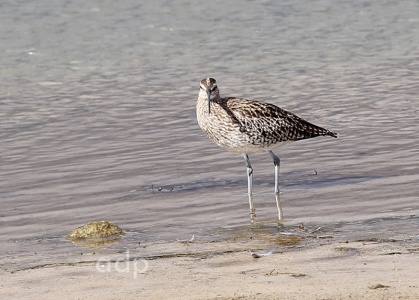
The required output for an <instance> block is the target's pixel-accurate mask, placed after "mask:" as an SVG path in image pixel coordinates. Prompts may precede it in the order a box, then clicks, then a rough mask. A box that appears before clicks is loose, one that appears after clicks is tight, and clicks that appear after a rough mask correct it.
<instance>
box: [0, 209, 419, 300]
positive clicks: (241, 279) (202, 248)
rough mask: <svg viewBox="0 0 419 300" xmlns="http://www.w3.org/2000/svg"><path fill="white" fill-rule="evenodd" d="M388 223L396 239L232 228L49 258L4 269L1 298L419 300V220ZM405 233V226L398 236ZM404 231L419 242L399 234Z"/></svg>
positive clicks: (348, 226)
mask: <svg viewBox="0 0 419 300" xmlns="http://www.w3.org/2000/svg"><path fill="white" fill-rule="evenodd" d="M378 222H380V221H377V220H375V221H374V222H372V223H378ZM381 222H382V223H385V224H387V226H388V232H381V233H379V232H375V233H367V230H366V231H364V232H357V233H354V232H353V233H351V234H349V235H348V232H349V231H351V230H352V229H353V227H354V226H357V225H355V224H353V223H345V224H341V225H340V226H333V227H322V226H317V225H312V226H305V225H304V224H300V225H294V226H284V225H283V224H281V223H265V224H264V223H258V224H256V225H252V226H242V227H239V228H230V229H225V230H224V232H222V233H221V234H222V235H224V236H228V238H227V239H224V240H222V241H220V240H218V239H219V238H217V239H213V240H205V237H202V236H193V237H192V238H191V239H186V240H176V241H173V242H171V243H154V242H153V243H147V242H145V243H141V242H138V243H137V248H136V249H134V247H133V245H132V244H131V251H129V249H130V248H127V247H121V243H122V244H123V242H124V241H123V240H122V241H120V242H118V243H116V244H115V245H116V246H117V247H116V248H115V247H114V248H113V247H112V246H100V247H97V246H96V247H90V248H86V247H80V246H79V245H77V246H75V247H76V248H75V249H78V250H79V251H80V253H79V254H78V255H74V254H75V251H73V254H69V255H68V256H67V257H61V258H57V256H53V257H45V256H44V257H43V256H42V254H41V255H38V256H32V258H30V260H29V261H30V263H29V261H28V263H27V264H26V266H22V265H19V266H17V267H16V266H15V267H13V266H10V267H9V268H8V269H7V272H6V270H2V271H1V273H0V278H1V286H2V289H1V293H0V294H1V295H2V298H3V299H39V298H42V299H99V298H100V299H418V297H419V279H418V276H417V274H418V273H419V265H418V264H417V261H418V260H417V259H418V254H419V236H418V235H417V229H416V228H415V224H416V225H417V216H409V217H404V218H400V219H398V218H390V219H383V220H381ZM400 224H402V226H404V227H403V228H398V229H395V228H394V227H393V226H396V227H399V225H400ZM381 225H382V224H381ZM364 227H368V225H367V224H366V225H364ZM406 227H410V231H411V232H412V233H413V235H405V234H403V235H400V234H397V233H395V232H397V231H406ZM407 231H409V230H407ZM348 236H351V237H350V238H348ZM211 237H212V238H213V237H214V234H213V235H212V236H211ZM123 239H125V237H124V238H123ZM110 249H113V250H112V251H107V252H106V251H105V250H110ZM18 260H19V259H18ZM20 260H21V259H20Z"/></svg>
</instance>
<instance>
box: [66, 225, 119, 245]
mask: <svg viewBox="0 0 419 300" xmlns="http://www.w3.org/2000/svg"><path fill="white" fill-rule="evenodd" d="M124 234H125V233H124V231H122V229H121V228H120V227H119V226H118V225H116V224H112V223H110V222H107V221H98V222H90V223H88V224H86V225H83V226H80V227H78V228H77V229H76V230H74V231H73V232H71V233H70V234H69V235H68V236H67V237H68V238H69V239H70V240H72V241H80V240H95V239H109V238H117V237H120V236H121V235H124Z"/></svg>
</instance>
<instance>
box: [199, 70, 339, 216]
mask: <svg viewBox="0 0 419 300" xmlns="http://www.w3.org/2000/svg"><path fill="white" fill-rule="evenodd" d="M196 115H197V119H198V124H199V126H200V127H201V129H202V131H203V132H205V133H206V134H207V136H208V138H209V139H211V140H212V141H214V142H215V143H216V144H217V145H218V146H220V147H222V148H224V149H226V150H228V151H230V152H233V153H236V154H240V155H242V156H243V157H244V160H245V162H246V167H247V183H248V184H247V187H248V196H249V206H250V218H251V222H252V223H253V222H254V220H255V216H256V211H255V207H254V204H253V189H252V185H253V168H252V165H251V164H250V160H249V156H248V155H249V154H253V153H256V152H261V151H267V152H268V153H269V154H270V156H271V157H272V158H273V161H274V165H275V198H276V205H277V208H278V218H279V220H281V219H282V218H283V213H282V208H281V204H280V200H279V164H280V159H279V157H278V156H276V155H275V154H274V153H273V151H272V149H275V148H278V147H280V146H283V145H285V144H287V143H288V142H292V141H298V140H303V139H309V138H313V137H316V136H322V135H326V136H327V135H328V136H332V137H337V134H336V133H334V132H331V131H330V130H327V129H325V128H322V127H319V126H316V125H314V124H311V123H309V122H307V121H305V120H303V119H301V118H300V117H298V116H296V115H294V114H293V113H291V112H288V111H286V110H284V109H282V108H280V107H277V106H275V105H273V104H270V103H265V102H260V101H255V100H246V99H242V98H236V97H226V98H222V97H221V96H220V91H219V89H218V87H217V82H216V80H215V79H214V78H206V79H202V80H201V84H200V90H199V95H198V101H197V104H196Z"/></svg>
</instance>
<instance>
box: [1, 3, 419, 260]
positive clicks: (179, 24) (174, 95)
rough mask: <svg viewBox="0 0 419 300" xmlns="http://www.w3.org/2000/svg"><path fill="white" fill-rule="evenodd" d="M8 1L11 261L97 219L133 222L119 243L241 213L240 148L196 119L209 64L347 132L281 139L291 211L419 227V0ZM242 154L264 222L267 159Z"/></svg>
mask: <svg viewBox="0 0 419 300" xmlns="http://www.w3.org/2000/svg"><path fill="white" fill-rule="evenodd" d="M1 8H2V9H1V10H0V24H1V28H3V30H1V31H0V38H1V41H2V42H1V43H0V53H1V55H0V64H1V66H2V67H1V68H0V89H1V93H0V142H1V144H0V147H1V156H0V207H1V210H0V224H1V226H0V242H1V243H0V256H1V257H2V258H6V260H4V261H6V263H5V264H6V266H9V265H11V264H19V263H18V262H19V259H21V258H22V257H24V256H27V255H33V253H34V251H37V253H40V252H41V253H50V252H51V253H53V252H54V251H56V252H60V253H73V252H74V253H75V252H79V250H78V249H77V248H75V247H74V246H73V245H72V244H70V243H67V242H65V241H61V239H62V236H64V235H65V234H67V233H69V232H70V231H71V230H73V229H75V228H76V227H78V226H80V225H83V224H85V223H87V222H89V221H94V220H102V219H104V220H108V221H111V222H115V223H117V224H118V225H119V226H121V227H122V228H123V229H124V230H126V231H128V232H131V237H130V238H128V241H130V242H128V246H126V247H129V243H131V242H132V243H134V242H137V241H147V242H149V243H160V242H171V241H176V239H186V238H189V237H190V236H191V235H193V234H195V235H197V237H198V238H204V237H205V239H207V240H210V239H211V238H214V239H217V236H218V233H217V234H215V232H218V231H217V230H221V229H223V228H241V227H240V226H243V225H248V224H249V214H248V209H249V208H248V202H247V195H246V191H247V179H246V168H245V164H244V162H243V159H242V158H241V157H240V156H236V155H234V154H230V153H227V152H225V151H224V150H222V149H219V148H218V147H217V146H216V145H215V144H213V143H212V142H211V141H209V140H208V139H207V138H206V137H205V136H204V134H203V133H202V132H201V131H200V129H199V127H198V125H197V122H196V118H195V101H196V98H197V94H198V89H199V81H200V80H201V79H202V78H205V77H208V76H212V77H215V78H216V79H217V81H218V85H219V88H220V91H221V94H222V95H224V96H241V97H246V98H250V99H258V100H263V101H269V102H271V103H274V104H276V105H278V106H281V107H283V108H285V109H288V110H290V111H292V112H294V113H296V114H298V115H299V116H301V117H303V118H306V119H307V120H309V121H312V122H314V123H316V124H318V125H321V126H324V127H327V128H329V129H331V130H332V131H336V132H338V133H339V135H340V138H339V139H332V138H325V137H324V138H316V139H312V140H307V141H300V142H297V143H293V144H291V145H288V146H286V147H284V148H281V149H280V150H279V151H278V152H277V154H278V155H279V156H280V157H281V201H282V206H283V209H284V214H285V218H286V221H285V224H289V225H290V226H291V225H292V224H299V223H308V224H310V223H311V224H329V225H330V224H338V223H339V222H349V223H350V224H352V225H351V226H352V227H350V228H353V232H358V234H359V232H363V230H366V229H365V228H368V232H369V233H371V232H386V228H388V227H389V224H392V225H391V227H392V228H396V229H394V234H399V235H406V236H411V235H415V234H416V235H417V226H410V225H408V226H405V225H406V222H405V221H403V220H406V219H405V218H411V219H409V220H413V221H411V222H412V224H417V223H418V219H417V215H418V213H419V201H418V198H419V185H418V180H419V175H418V173H419V143H418V141H419V128H418V126H419V125H418V124H419V102H418V101H419V100H418V95H419V81H418V79H419V4H418V3H417V2H415V1H370V2H368V1H352V2H348V1H327V0H325V1H320V0H319V1H308V0H305V1H273V0H272V1H254V2H253V1H249V2H245V3H243V2H242V1H229V2H222V1H142V2H140V3H138V1H121V2H116V1H87V2H86V1H77V0H72V1H65V2H63V1H56V2H51V1H36V2H33V1H19V3H17V2H11V3H4V4H2V5H1ZM251 160H252V164H253V167H254V170H255V173H254V175H255V182H254V189H255V196H254V199H255V206H256V209H257V216H258V221H274V220H275V219H276V217H277V213H276V208H275V199H274V195H273V185H274V177H273V164H272V162H271V159H270V157H269V155H267V154H265V153H262V154H258V155H253V156H252V157H251ZM316 173H317V174H316ZM412 218H413V219H412ZM373 220H381V221H379V222H378V221H377V222H375V221H373ZM398 220H399V221H400V222H401V223H400V224H404V225H403V226H400V227H398V226H397V224H398ZM409 222H410V221H409ZM371 224H373V226H372V225H371ZM409 224H410V223H409ZM397 228H399V230H397ZM237 230H240V229H237ZM133 236H134V238H133ZM51 240H52V241H54V242H48V241H51ZM57 241H58V242H57ZM48 251H50V252H48ZM45 255H47V254H45Z"/></svg>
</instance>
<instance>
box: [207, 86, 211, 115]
mask: <svg viewBox="0 0 419 300" xmlns="http://www.w3.org/2000/svg"><path fill="white" fill-rule="evenodd" d="M207 99H208V114H210V113H211V90H207Z"/></svg>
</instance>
